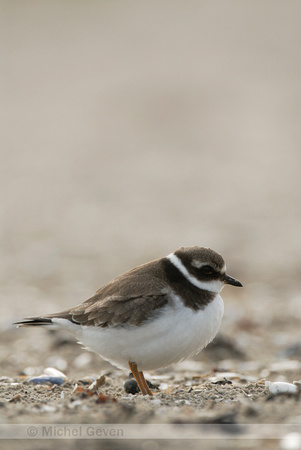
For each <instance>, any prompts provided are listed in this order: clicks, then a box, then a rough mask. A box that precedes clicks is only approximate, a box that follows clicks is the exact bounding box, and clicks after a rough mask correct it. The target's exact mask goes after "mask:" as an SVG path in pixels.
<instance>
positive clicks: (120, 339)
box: [55, 295, 224, 370]
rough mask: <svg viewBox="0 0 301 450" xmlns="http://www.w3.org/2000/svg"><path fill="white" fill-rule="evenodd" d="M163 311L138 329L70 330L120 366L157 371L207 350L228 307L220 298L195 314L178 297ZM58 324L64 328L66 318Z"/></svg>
mask: <svg viewBox="0 0 301 450" xmlns="http://www.w3.org/2000/svg"><path fill="white" fill-rule="evenodd" d="M160 312H161V314H160V315H159V316H158V317H157V318H156V319H154V320H150V321H149V322H146V323H144V324H143V325H140V326H138V327H135V326H128V325H126V326H123V327H112V328H101V327H91V326H89V327H79V326H78V325H75V324H71V323H70V322H69V324H70V326H69V327H68V328H69V330H70V331H71V332H73V333H74V334H76V337H77V338H78V340H79V341H80V342H81V343H82V344H84V345H85V346H86V347H87V348H88V349H90V350H92V351H94V352H95V353H97V354H99V355H100V356H101V357H102V358H104V359H106V360H108V361H110V362H111V363H112V364H114V365H115V366H117V367H121V368H126V369H128V361H131V362H135V363H136V364H137V365H138V369H139V370H153V369H158V368H160V367H166V366H169V365H171V364H173V363H176V362H179V361H181V360H183V359H185V358H188V357H189V356H192V355H195V354H196V353H198V352H199V351H201V350H202V349H203V348H204V347H206V345H207V344H209V342H211V341H212V339H213V338H214V336H215V335H216V333H217V331H218V329H219V327H220V323H221V319H222V316H223V312H224V304H223V300H222V298H221V297H220V296H219V295H217V296H216V298H215V299H214V300H213V301H212V302H211V303H210V304H209V305H207V306H206V307H205V310H204V311H203V310H198V311H194V310H192V309H190V308H186V307H183V303H182V302H181V301H180V300H179V299H178V298H177V297H175V298H174V304H173V305H172V306H170V305H167V306H165V307H164V308H163V310H161V311H160ZM55 321H56V322H57V323H58V324H60V325H61V326H63V323H62V319H56V320H55ZM59 322H60V323H59ZM64 322H65V321H64ZM64 328H65V327H64Z"/></svg>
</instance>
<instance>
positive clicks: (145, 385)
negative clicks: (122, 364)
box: [139, 372, 153, 395]
mask: <svg viewBox="0 0 301 450" xmlns="http://www.w3.org/2000/svg"><path fill="white" fill-rule="evenodd" d="M139 375H140V379H141V381H142V383H143V385H144V388H145V390H146V393H147V394H148V395H153V393H152V391H151V390H150V388H149V387H148V384H147V382H146V380H145V378H144V374H143V372H139Z"/></svg>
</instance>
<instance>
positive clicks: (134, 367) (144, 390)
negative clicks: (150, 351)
mask: <svg viewBox="0 0 301 450" xmlns="http://www.w3.org/2000/svg"><path fill="white" fill-rule="evenodd" d="M129 368H130V371H131V372H132V374H133V375H134V378H135V380H136V381H137V384H138V386H139V388H140V391H141V392H142V394H143V395H152V393H151V391H150V389H149V387H148V386H147V388H146V386H145V385H147V383H146V381H145V379H144V375H143V373H142V372H138V368H137V364H136V363H134V362H131V361H129ZM141 374H142V377H141Z"/></svg>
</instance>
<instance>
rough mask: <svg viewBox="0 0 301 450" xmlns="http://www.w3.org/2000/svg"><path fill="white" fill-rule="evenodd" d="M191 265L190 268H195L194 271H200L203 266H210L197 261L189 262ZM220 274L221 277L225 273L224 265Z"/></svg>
mask: <svg viewBox="0 0 301 450" xmlns="http://www.w3.org/2000/svg"><path fill="white" fill-rule="evenodd" d="M191 265H192V267H195V268H196V269H200V268H201V267H204V266H211V264H210V263H207V262H203V261H199V260H197V259H193V260H192V262H191ZM213 268H214V267H213ZM220 273H221V274H222V275H223V274H225V273H226V264H224V265H223V267H222V268H221V270H220Z"/></svg>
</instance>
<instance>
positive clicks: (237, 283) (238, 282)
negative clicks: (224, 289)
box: [224, 275, 242, 287]
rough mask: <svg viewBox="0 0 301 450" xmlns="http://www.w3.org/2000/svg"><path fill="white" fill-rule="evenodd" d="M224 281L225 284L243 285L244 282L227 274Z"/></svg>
mask: <svg viewBox="0 0 301 450" xmlns="http://www.w3.org/2000/svg"><path fill="white" fill-rule="evenodd" d="M224 283H225V284H232V286H238V287H242V284H241V282H240V281H238V280H235V278H232V277H230V276H229V275H225V276H224Z"/></svg>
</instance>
